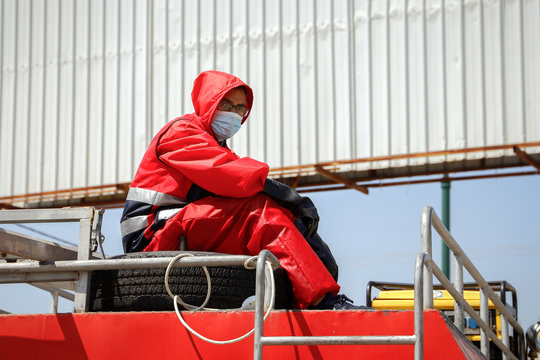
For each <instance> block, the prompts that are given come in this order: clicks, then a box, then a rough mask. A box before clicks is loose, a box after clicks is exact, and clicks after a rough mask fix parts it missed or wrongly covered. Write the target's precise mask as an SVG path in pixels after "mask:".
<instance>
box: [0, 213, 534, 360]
mask: <svg viewBox="0 0 540 360" xmlns="http://www.w3.org/2000/svg"><path fill="white" fill-rule="evenodd" d="M101 214H102V212H101V211H98V210H95V209H93V208H70V209H41V210H3V211H0V224H3V223H21V222H52V221H55V222H60V221H78V222H79V223H80V231H79V247H78V254H77V260H61V261H53V262H50V263H46V264H43V263H38V262H26V263H24V262H23V263H13V264H11V263H6V264H2V266H0V284H1V283H14V282H23V283H30V284H36V283H38V284H36V285H38V286H39V287H41V288H43V289H44V290H47V291H49V292H51V294H52V295H53V299H54V296H58V295H60V296H62V297H66V298H71V299H72V300H74V302H75V311H76V312H84V311H87V310H88V290H89V277H88V274H89V272H90V271H93V270H108V269H122V268H124V269H125V268H130V269H133V268H165V267H167V265H168V264H169V263H170V262H171V260H172V259H173V258H174V257H168V258H165V257H164V258H146V259H93V260H91V253H92V251H93V250H95V248H96V246H95V240H96V239H99V237H100V230H99V229H100V225H101ZM432 227H433V228H434V229H435V230H436V231H437V232H438V233H439V235H440V236H441V238H442V239H443V241H444V242H445V243H446V244H447V245H448V248H449V249H450V250H451V251H452V252H453V254H454V258H455V261H454V284H452V283H451V282H450V281H449V280H448V278H447V277H446V276H445V275H444V274H443V273H442V271H441V270H440V269H439V267H438V266H437V265H436V264H435V262H434V261H433V259H432V258H431V253H432V234H431V228H432ZM421 239H422V252H421V253H420V254H419V255H418V257H417V259H416V263H415V275H414V278H415V280H414V334H413V335H402V336H264V334H263V315H264V297H265V294H264V293H265V277H264V272H265V266H266V262H267V260H269V261H270V263H271V265H272V267H273V268H276V267H279V262H278V261H277V259H276V258H275V257H274V256H273V255H272V254H271V253H270V252H269V251H268V250H263V251H261V253H260V254H259V256H258V258H257V265H256V287H255V288H256V290H255V291H256V295H255V296H256V303H255V336H254V359H262V350H263V346H276V345H414V358H415V359H416V360H422V359H423V348H424V340H423V335H424V326H423V320H424V318H423V316H424V312H423V310H424V307H426V308H433V275H435V276H436V277H437V279H439V281H440V282H441V284H442V285H443V286H444V288H445V289H446V290H447V291H448V292H449V293H450V294H451V295H452V296H453V298H454V299H455V302H456V307H455V319H454V321H455V325H456V327H457V328H458V329H459V330H460V331H462V332H463V328H464V311H466V312H467V313H468V314H469V315H470V316H471V318H473V319H474V320H475V321H476V322H477V324H478V325H479V326H480V328H481V329H482V330H481V332H482V336H481V349H482V353H483V354H484V355H485V356H486V357H487V358H488V359H489V341H490V340H491V341H492V342H493V343H494V344H495V345H496V346H498V347H499V348H500V349H501V351H502V353H503V358H504V359H508V358H511V359H517V357H516V356H515V355H514V354H513V353H512V352H511V351H510V349H509V333H508V326H509V324H510V325H512V326H513V328H514V332H517V334H518V335H519V336H520V338H521V339H523V334H524V333H523V329H522V328H521V326H520V325H519V323H518V322H517V320H516V319H515V317H514V316H513V315H512V314H511V313H510V312H509V310H508V309H507V308H506V306H505V305H504V304H503V302H502V301H501V299H500V298H499V296H498V295H497V294H495V293H494V291H493V290H492V288H491V286H490V285H489V284H488V283H487V282H486V281H485V280H484V278H483V277H482V276H481V275H480V273H479V272H478V270H477V269H476V268H475V267H474V265H473V264H472V263H471V261H470V259H469V258H468V257H467V255H466V254H465V253H464V252H463V250H462V249H461V248H460V247H459V245H458V244H457V242H456V241H455V240H454V239H453V237H452V236H451V235H450V233H449V232H448V230H447V229H446V228H445V227H444V225H443V224H442V223H441V221H440V219H439V217H438V216H437V214H436V213H435V211H434V210H433V209H432V208H431V207H429V206H427V207H425V208H424V210H423V212H422V221H421ZM98 241H99V240H98ZM93 242H94V243H93ZM249 258H250V257H249V256H245V255H209V256H204V257H187V258H184V259H182V261H181V262H178V263H176V264H175V265H174V266H175V267H189V266H234V265H243V264H244V263H245V261H246V260H248V259H249ZM463 267H465V268H466V269H467V270H468V271H469V273H470V274H471V276H472V277H473V278H474V279H475V281H476V282H477V283H478V284H479V288H480V289H481V291H480V292H481V305H480V315H478V314H477V313H476V311H475V310H474V309H473V308H472V307H471V306H470V305H469V304H468V303H467V301H466V300H465V299H464V298H463ZM58 281H75V282H76V285H75V295H74V296H73V297H71V296H70V295H71V294H70V293H68V292H64V291H62V290H61V289H57V288H54V287H52V288H50V287H47V286H43V285H42V284H39V283H42V282H58ZM488 299H490V300H491V301H492V302H493V304H494V305H495V307H496V309H497V310H498V311H499V313H500V314H501V319H502V330H501V337H502V340H499V338H498V337H497V335H496V334H495V333H494V332H493V331H492V330H491V328H490V327H489V325H488V324H487V321H488V318H489V313H488V310H489V309H488ZM55 306H56V305H55V304H54V301H53V304H51V310H54V307H55ZM519 346H520V347H521V348H520V349H521V350H523V351H519V353H520V354H522V355H523V354H525V351H524V344H523V343H522V342H520V344H519ZM522 359H524V358H523V357H522Z"/></svg>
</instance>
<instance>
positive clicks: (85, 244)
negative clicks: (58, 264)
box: [0, 207, 103, 312]
mask: <svg viewBox="0 0 540 360" xmlns="http://www.w3.org/2000/svg"><path fill="white" fill-rule="evenodd" d="M102 217H103V210H96V209H95V208H92V207H74V208H63V209H24V210H1V211H0V224H21V223H50V222H78V223H79V242H78V243H79V245H78V249H77V251H76V253H75V252H73V256H76V258H77V260H81V261H85V260H89V259H90V258H91V257H92V252H93V251H95V250H96V249H97V247H98V243H99V242H100V241H101V220H102ZM23 241H25V239H23ZM36 243H37V244H36ZM24 245H31V246H29V247H30V248H31V249H30V250H29V252H28V253H26V254H25V255H26V257H28V258H31V259H36V260H50V259H47V257H48V256H51V257H54V254H55V253H54V251H55V250H57V247H56V246H54V245H51V244H46V243H45V242H39V241H37V242H36V241H34V242H31V241H30V240H28V241H27V242H26V243H24V244H23V246H21V247H23V248H24V247H25V246H24ZM32 246H33V247H32ZM12 250H13V251H15V252H16V251H17V250H20V249H12ZM37 250H41V251H39V257H41V258H39V257H38V258H36V257H33V256H32V255H33V254H32V251H35V252H36V253H37ZM21 252H24V250H21ZM43 257H45V258H43ZM36 266H37V267H38V268H40V269H42V270H43V271H41V270H38V271H34V272H38V273H39V274H32V273H31V272H32V270H30V272H26V271H19V270H10V269H11V268H13V267H16V268H21V269H25V268H27V267H30V268H32V267H36ZM0 269H1V270H2V274H3V276H2V279H0V283H16V282H22V283H24V282H26V283H34V282H57V281H75V296H74V303H75V311H76V312H84V311H86V310H87V308H88V297H87V293H88V286H89V282H90V277H89V273H88V271H86V270H80V271H77V272H69V271H68V270H65V271H63V272H57V271H55V272H54V273H52V272H51V270H50V269H51V266H44V267H40V265H39V264H36V263H33V264H32V263H27V264H24V263H17V264H4V265H2V266H1V267H0ZM45 290H46V291H50V290H52V291H50V292H51V296H52V304H51V310H52V311H53V312H55V311H56V308H57V303H58V295H60V296H63V295H66V296H67V297H69V298H70V296H69V295H67V294H64V292H62V291H60V289H56V288H54V287H52V288H48V289H45ZM63 297H65V296H63Z"/></svg>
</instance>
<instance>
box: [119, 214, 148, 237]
mask: <svg viewBox="0 0 540 360" xmlns="http://www.w3.org/2000/svg"><path fill="white" fill-rule="evenodd" d="M147 227H148V215H141V216H135V217H132V218H129V219H126V220H124V221H122V222H121V223H120V229H121V232H122V237H123V236H126V235H128V234H131V233H132V232H135V231H137V230H142V229H145V228H147Z"/></svg>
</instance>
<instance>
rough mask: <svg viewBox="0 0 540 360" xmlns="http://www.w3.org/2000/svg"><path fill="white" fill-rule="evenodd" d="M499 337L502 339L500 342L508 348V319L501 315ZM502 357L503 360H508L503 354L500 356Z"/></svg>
mask: <svg viewBox="0 0 540 360" xmlns="http://www.w3.org/2000/svg"><path fill="white" fill-rule="evenodd" d="M501 337H502V342H503V344H504V346H506V347H507V348H510V337H509V333H508V319H507V318H506V316H504V315H503V314H501ZM502 357H503V360H508V355H506V354H505V353H504V352H503V354H502Z"/></svg>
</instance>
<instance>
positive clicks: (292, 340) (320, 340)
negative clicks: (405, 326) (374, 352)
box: [261, 335, 416, 345]
mask: <svg viewBox="0 0 540 360" xmlns="http://www.w3.org/2000/svg"><path fill="white" fill-rule="evenodd" d="M415 342H416V336H414V335H411V336H269V337H263V338H261V343H262V344H263V345H413V344H414V343H415Z"/></svg>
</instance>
